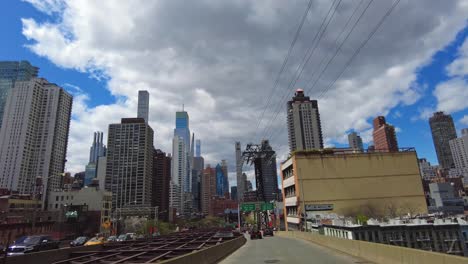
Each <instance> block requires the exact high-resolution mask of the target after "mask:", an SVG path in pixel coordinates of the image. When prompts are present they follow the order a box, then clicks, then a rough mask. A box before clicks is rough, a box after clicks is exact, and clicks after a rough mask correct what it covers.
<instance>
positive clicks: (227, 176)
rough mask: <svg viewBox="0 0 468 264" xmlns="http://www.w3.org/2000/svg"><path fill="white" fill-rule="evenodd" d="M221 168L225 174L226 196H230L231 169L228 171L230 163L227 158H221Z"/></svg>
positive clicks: (224, 190)
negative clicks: (228, 163)
mask: <svg viewBox="0 0 468 264" xmlns="http://www.w3.org/2000/svg"><path fill="white" fill-rule="evenodd" d="M221 169H222V170H223V176H224V185H223V186H224V189H223V192H224V197H226V198H229V190H230V188H229V171H228V165H227V161H226V160H221Z"/></svg>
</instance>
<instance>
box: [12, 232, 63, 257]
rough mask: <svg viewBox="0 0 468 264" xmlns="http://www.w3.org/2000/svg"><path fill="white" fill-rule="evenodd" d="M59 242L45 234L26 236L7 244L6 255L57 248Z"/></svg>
mask: <svg viewBox="0 0 468 264" xmlns="http://www.w3.org/2000/svg"><path fill="white" fill-rule="evenodd" d="M59 244H60V242H59V241H55V240H53V239H52V237H50V236H47V235H40V236H27V237H25V238H24V239H21V240H20V241H18V240H17V241H15V244H13V245H11V246H9V247H8V249H7V255H8V256H16V255H23V254H25V253H30V252H37V251H44V250H50V249H58V248H59Z"/></svg>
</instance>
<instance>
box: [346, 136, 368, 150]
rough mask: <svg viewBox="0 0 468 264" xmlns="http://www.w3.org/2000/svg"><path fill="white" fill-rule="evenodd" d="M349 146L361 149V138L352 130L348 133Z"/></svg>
mask: <svg viewBox="0 0 468 264" xmlns="http://www.w3.org/2000/svg"><path fill="white" fill-rule="evenodd" d="M348 142H349V147H350V148H352V149H356V150H363V149H364V146H363V144H362V138H361V137H360V136H359V135H358V134H357V133H356V132H352V133H350V134H348Z"/></svg>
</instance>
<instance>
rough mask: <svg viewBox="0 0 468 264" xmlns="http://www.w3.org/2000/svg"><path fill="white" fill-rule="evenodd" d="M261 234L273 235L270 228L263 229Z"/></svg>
mask: <svg viewBox="0 0 468 264" xmlns="http://www.w3.org/2000/svg"><path fill="white" fill-rule="evenodd" d="M263 236H274V234H273V229H272V228H265V229H263Z"/></svg>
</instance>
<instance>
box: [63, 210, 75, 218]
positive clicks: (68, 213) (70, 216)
mask: <svg viewBox="0 0 468 264" xmlns="http://www.w3.org/2000/svg"><path fill="white" fill-rule="evenodd" d="M65 217H66V218H77V217H78V212H77V211H68V212H66V213H65Z"/></svg>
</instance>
